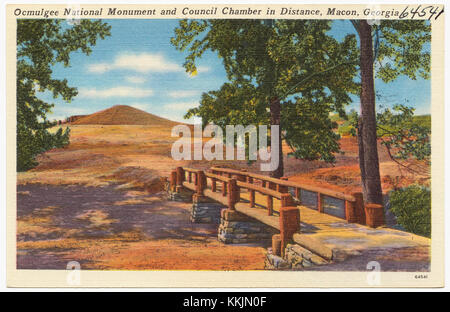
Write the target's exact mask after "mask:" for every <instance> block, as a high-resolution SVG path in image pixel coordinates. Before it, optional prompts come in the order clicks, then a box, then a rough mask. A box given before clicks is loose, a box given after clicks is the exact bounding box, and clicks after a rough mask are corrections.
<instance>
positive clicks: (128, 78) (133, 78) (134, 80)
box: [125, 76, 147, 83]
mask: <svg viewBox="0 0 450 312" xmlns="http://www.w3.org/2000/svg"><path fill="white" fill-rule="evenodd" d="M125 80H126V81H128V82H131V83H144V82H146V81H147V79H146V78H144V77H141V76H126V77H125Z"/></svg>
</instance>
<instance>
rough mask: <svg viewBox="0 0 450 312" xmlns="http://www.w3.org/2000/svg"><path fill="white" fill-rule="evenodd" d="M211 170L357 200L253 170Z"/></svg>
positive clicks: (353, 197)
mask: <svg viewBox="0 0 450 312" xmlns="http://www.w3.org/2000/svg"><path fill="white" fill-rule="evenodd" d="M210 170H211V171H212V172H224V173H229V174H236V175H241V176H246V177H251V178H254V179H258V180H261V181H264V182H270V183H274V184H276V185H281V186H285V187H292V188H296V189H297V188H298V189H302V190H306V191H310V192H314V193H320V194H322V195H326V196H330V197H334V198H337V199H341V200H346V201H350V202H355V201H356V198H355V196H353V195H350V194H345V193H343V192H339V191H333V190H329V189H326V188H322V187H317V186H311V185H304V184H299V183H296V182H293V181H287V180H281V179H276V178H272V177H268V176H265V175H262V174H257V173H253V172H244V171H239V170H236V169H230V168H219V167H212V168H211V169H210Z"/></svg>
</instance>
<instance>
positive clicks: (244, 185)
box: [237, 181, 282, 199]
mask: <svg viewBox="0 0 450 312" xmlns="http://www.w3.org/2000/svg"><path fill="white" fill-rule="evenodd" d="M237 186H239V187H242V188H246V189H248V190H253V191H257V192H258V193H261V194H264V195H270V196H272V197H275V198H278V199H280V198H281V195H282V193H280V192H277V191H274V190H271V189H268V188H264V187H261V186H258V185H255V184H251V183H246V182H240V181H237Z"/></svg>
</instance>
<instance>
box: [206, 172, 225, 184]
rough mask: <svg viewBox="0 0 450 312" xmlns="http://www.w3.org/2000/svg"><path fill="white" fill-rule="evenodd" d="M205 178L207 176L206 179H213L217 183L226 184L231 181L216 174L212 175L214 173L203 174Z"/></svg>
mask: <svg viewBox="0 0 450 312" xmlns="http://www.w3.org/2000/svg"><path fill="white" fill-rule="evenodd" d="M205 176H207V177H208V178H215V179H217V180H219V181H223V182H228V181H230V180H231V179H230V178H227V177H224V176H221V175H218V174H214V173H209V172H205Z"/></svg>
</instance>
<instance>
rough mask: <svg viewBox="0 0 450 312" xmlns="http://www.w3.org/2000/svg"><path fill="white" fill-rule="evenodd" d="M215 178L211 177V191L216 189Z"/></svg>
mask: <svg viewBox="0 0 450 312" xmlns="http://www.w3.org/2000/svg"><path fill="white" fill-rule="evenodd" d="M216 188H217V186H216V178H212V179H211V191H213V192H215V191H216Z"/></svg>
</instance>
